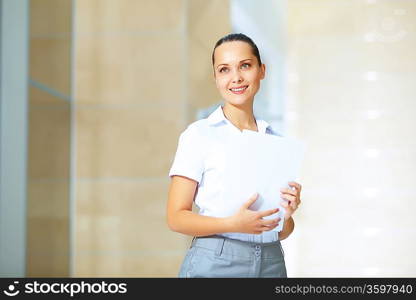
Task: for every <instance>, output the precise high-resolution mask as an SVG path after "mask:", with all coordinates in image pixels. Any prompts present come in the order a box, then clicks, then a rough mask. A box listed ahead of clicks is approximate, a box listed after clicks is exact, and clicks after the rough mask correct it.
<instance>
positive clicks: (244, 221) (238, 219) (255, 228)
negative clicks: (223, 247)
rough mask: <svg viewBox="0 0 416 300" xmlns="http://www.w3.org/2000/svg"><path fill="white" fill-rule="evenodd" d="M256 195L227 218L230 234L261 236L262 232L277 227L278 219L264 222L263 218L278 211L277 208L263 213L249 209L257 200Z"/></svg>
mask: <svg viewBox="0 0 416 300" xmlns="http://www.w3.org/2000/svg"><path fill="white" fill-rule="evenodd" d="M258 196H259V195H258V193H256V194H254V195H253V196H251V197H250V199H248V201H247V202H246V203H244V204H243V205H242V206H241V207H240V209H239V210H238V212H237V213H236V214H235V215H233V216H231V217H229V218H230V224H231V229H232V232H242V233H251V234H253V233H254V234H261V233H262V232H263V231H269V230H272V229H273V228H275V227H276V226H277V225H279V222H280V218H276V219H269V220H265V219H263V217H266V216H270V215H272V214H275V213H277V212H278V211H279V209H278V208H274V209H269V210H264V211H254V210H251V209H249V207H250V206H251V205H252V204H253V203H254V202H255V201H256V200H257V198H258Z"/></svg>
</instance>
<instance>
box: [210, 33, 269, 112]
mask: <svg viewBox="0 0 416 300" xmlns="http://www.w3.org/2000/svg"><path fill="white" fill-rule="evenodd" d="M214 57H215V63H214V77H215V83H216V86H217V88H218V91H219V92H220V94H221V96H222V97H223V98H224V100H225V101H227V102H229V103H231V104H233V105H236V106H240V105H246V104H248V103H250V104H251V105H252V103H253V100H254V95H255V94H256V93H257V91H258V90H259V88H260V80H262V79H263V78H264V75H265V66H264V64H263V65H261V66H259V63H258V60H257V58H256V56H255V55H254V54H253V52H252V49H251V46H250V45H249V44H247V43H245V42H241V41H234V42H226V43H224V44H222V45H220V46H218V47H217V48H216V49H215V53H214Z"/></svg>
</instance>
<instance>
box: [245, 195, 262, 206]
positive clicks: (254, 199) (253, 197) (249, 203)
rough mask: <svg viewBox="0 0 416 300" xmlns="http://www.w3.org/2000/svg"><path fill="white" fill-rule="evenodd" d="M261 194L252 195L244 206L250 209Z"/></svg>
mask: <svg viewBox="0 0 416 300" xmlns="http://www.w3.org/2000/svg"><path fill="white" fill-rule="evenodd" d="M258 196H259V194H258V193H255V194H254V195H252V196H251V197H250V198H249V199H248V200H247V201H246V202H245V203H244V204H243V207H244V208H246V209H248V208H249V207H250V206H251V205H252V204H253V203H254V202H256V200H257V198H258Z"/></svg>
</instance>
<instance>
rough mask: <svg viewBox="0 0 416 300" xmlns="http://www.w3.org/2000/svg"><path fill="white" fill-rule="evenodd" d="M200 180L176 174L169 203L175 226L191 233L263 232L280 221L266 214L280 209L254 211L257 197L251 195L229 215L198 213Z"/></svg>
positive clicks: (171, 222)
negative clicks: (271, 218)
mask: <svg viewBox="0 0 416 300" xmlns="http://www.w3.org/2000/svg"><path fill="white" fill-rule="evenodd" d="M197 185H198V183H197V182H196V181H195V180H192V179H189V178H187V177H184V176H177V175H175V176H172V180H171V183H170V187H169V194H168V205H167V223H168V226H169V228H170V229H171V230H173V231H176V232H180V233H183V234H187V235H191V236H207V235H213V234H219V233H225V232H243V233H255V234H260V233H262V232H263V231H269V230H272V229H273V228H275V227H276V226H277V225H278V221H279V220H278V219H273V220H264V219H263V217H265V216H268V215H272V214H274V213H276V212H277V210H276V209H271V210H267V211H260V212H256V211H252V210H250V209H248V207H249V206H250V205H251V204H252V203H254V202H255V201H256V199H257V196H256V197H251V198H250V199H249V200H248V201H247V202H246V203H244V205H243V206H242V207H241V208H240V210H239V211H238V212H237V213H236V214H235V215H233V216H231V217H227V218H215V217H208V216H202V215H199V214H196V213H194V212H193V211H192V203H193V201H194V197H195V192H196V188H197Z"/></svg>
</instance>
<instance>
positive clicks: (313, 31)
mask: <svg viewBox="0 0 416 300" xmlns="http://www.w3.org/2000/svg"><path fill="white" fill-rule="evenodd" d="M0 5H1V9H0V14H1V25H0V30H1V31H0V47H1V49H0V54H1V64H0V66H1V77H0V88H1V102H0V109H1V114H0V172H1V174H0V175H1V176H0V276H1V277H24V276H27V277H33V276H36V277H176V276H177V272H178V270H179V266H180V264H181V262H182V259H183V257H184V254H185V252H186V249H187V248H188V247H189V242H190V239H191V238H190V237H187V236H185V235H182V234H179V233H174V232H171V231H170V230H169V229H168V227H167V225H166V222H165V215H166V202H167V192H168V185H169V181H170V179H169V177H168V172H169V169H170V166H171V164H172V162H173V158H174V154H175V151H176V147H177V142H178V138H179V135H180V133H181V132H182V131H183V130H184V129H185V128H186V126H187V125H188V124H189V123H191V122H193V121H195V120H197V119H200V118H203V117H206V116H207V115H208V114H209V113H210V112H211V111H212V110H213V109H214V108H216V107H217V106H218V104H220V103H222V100H221V98H220V95H219V93H218V92H217V91H216V88H215V84H214V80H213V76H212V66H211V52H212V49H213V47H214V44H215V42H216V41H217V40H218V39H219V38H221V37H222V36H223V35H225V34H228V33H230V32H243V33H246V34H247V35H249V36H250V37H251V38H252V39H253V40H254V41H255V42H256V43H257V45H258V46H259V49H260V53H261V55H262V60H264V62H265V64H266V70H267V75H266V79H265V80H264V81H263V82H262V88H261V91H260V92H259V93H258V95H257V96H256V100H255V115H256V116H257V117H258V118H262V119H265V120H266V121H268V122H269V123H270V124H271V125H272V126H273V127H274V128H275V129H276V130H277V131H279V132H281V133H282V134H283V135H287V136H293V137H297V138H299V139H301V140H303V141H305V142H306V143H307V146H308V148H307V153H306V156H305V160H304V164H303V169H302V174H301V178H300V180H299V182H300V183H301V184H302V186H303V190H302V206H301V207H300V209H299V210H298V211H297V212H296V214H295V221H296V228H295V231H294V233H293V234H292V235H291V236H290V237H289V238H288V239H286V240H284V241H283V242H282V244H283V247H284V250H285V255H286V261H287V268H288V275H289V276H290V277H414V276H416V256H415V253H416V226H415V225H416V219H415V217H414V212H413V210H414V209H416V201H415V200H416V172H415V170H416V168H415V167H416V138H415V137H416V136H415V133H414V130H415V128H416V118H415V117H414V116H415V113H416V102H415V97H416V84H415V83H416V34H415V33H416V1H415V0H260V1H251V0H0Z"/></svg>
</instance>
